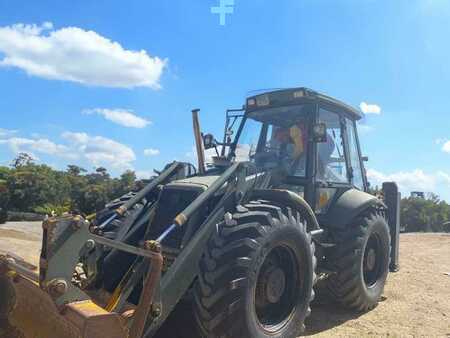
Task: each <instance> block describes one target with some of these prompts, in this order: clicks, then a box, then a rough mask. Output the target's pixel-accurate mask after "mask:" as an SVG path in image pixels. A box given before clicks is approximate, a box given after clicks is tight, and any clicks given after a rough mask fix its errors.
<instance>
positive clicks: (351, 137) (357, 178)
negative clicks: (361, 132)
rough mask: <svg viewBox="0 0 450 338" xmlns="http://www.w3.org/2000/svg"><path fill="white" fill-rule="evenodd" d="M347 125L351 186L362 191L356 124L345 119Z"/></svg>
mask: <svg viewBox="0 0 450 338" xmlns="http://www.w3.org/2000/svg"><path fill="white" fill-rule="evenodd" d="M346 124H347V128H346V130H347V138H348V153H349V157H350V166H351V168H352V175H351V176H352V184H353V185H354V186H355V187H356V188H358V189H360V190H364V180H363V172H362V167H361V157H360V154H359V148H358V141H357V138H356V123H355V122H354V121H350V120H348V119H346Z"/></svg>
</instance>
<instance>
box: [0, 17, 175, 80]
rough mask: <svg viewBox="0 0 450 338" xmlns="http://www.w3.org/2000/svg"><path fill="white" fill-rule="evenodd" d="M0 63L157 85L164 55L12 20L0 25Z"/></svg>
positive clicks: (39, 72)
mask: <svg viewBox="0 0 450 338" xmlns="http://www.w3.org/2000/svg"><path fill="white" fill-rule="evenodd" d="M0 53H2V54H3V55H4V57H3V59H0V66H6V67H17V68H20V69H22V70H24V71H26V72H27V73H28V74H30V75H34V76H38V77H42V78H46V79H54V80H66V81H73V82H78V83H82V84H86V85H94V86H106V87H122V88H133V87H150V88H153V89H158V88H160V84H159V81H160V77H161V75H162V72H163V70H164V68H165V67H166V64H167V59H160V58H159V57H156V56H155V57H152V56H150V55H148V53H147V52H146V51H145V50H140V51H133V50H127V49H124V48H123V47H122V46H121V45H120V44H119V43H118V42H115V41H111V40H109V39H107V38H105V37H103V36H101V35H99V34H98V33H96V32H94V31H87V30H83V29H81V28H78V27H65V28H61V29H58V30H54V29H53V25H52V23H50V22H45V23H44V24H42V25H41V26H38V25H35V24H32V25H25V24H21V23H19V24H15V25H12V26H3V27H0Z"/></svg>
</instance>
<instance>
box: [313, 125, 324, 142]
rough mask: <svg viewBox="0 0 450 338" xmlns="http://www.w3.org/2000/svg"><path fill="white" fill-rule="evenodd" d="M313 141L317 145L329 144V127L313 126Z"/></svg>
mask: <svg viewBox="0 0 450 338" xmlns="http://www.w3.org/2000/svg"><path fill="white" fill-rule="evenodd" d="M312 134H313V140H314V142H317V143H325V142H327V125H326V124H325V123H316V124H315V125H314V126H313V133H312Z"/></svg>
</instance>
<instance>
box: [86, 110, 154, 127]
mask: <svg viewBox="0 0 450 338" xmlns="http://www.w3.org/2000/svg"><path fill="white" fill-rule="evenodd" d="M83 113H84V114H98V115H101V116H103V117H104V118H105V119H107V120H109V121H112V122H114V123H117V124H119V125H121V126H124V127H130V128H145V127H146V126H147V125H149V124H151V121H149V120H146V119H144V118H142V117H139V116H137V115H136V114H134V113H133V111H132V110H127V109H106V108H94V109H86V110H84V111H83Z"/></svg>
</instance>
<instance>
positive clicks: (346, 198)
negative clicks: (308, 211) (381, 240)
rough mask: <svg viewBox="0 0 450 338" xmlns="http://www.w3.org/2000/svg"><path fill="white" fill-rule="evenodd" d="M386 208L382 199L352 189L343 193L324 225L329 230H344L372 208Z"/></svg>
mask: <svg viewBox="0 0 450 338" xmlns="http://www.w3.org/2000/svg"><path fill="white" fill-rule="evenodd" d="M375 206H378V207H382V208H386V205H385V204H384V203H383V201H381V200H380V199H378V198H376V197H375V196H373V195H370V194H368V193H366V192H363V191H360V190H357V189H350V190H347V191H345V192H344V193H342V194H341V195H340V196H339V197H338V198H337V199H336V201H335V202H334V203H333V205H332V206H331V207H330V209H329V210H328V213H327V215H326V216H325V217H324V218H323V220H322V223H323V225H325V226H326V227H329V228H340V229H342V228H344V227H346V226H348V225H349V224H351V221H352V220H353V219H355V218H356V217H357V216H358V215H359V214H361V213H362V212H363V211H364V210H366V209H367V208H370V207H375Z"/></svg>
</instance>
